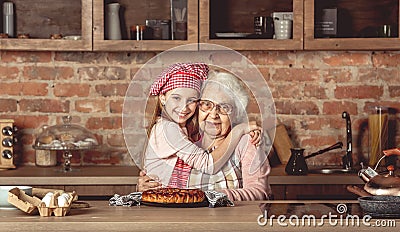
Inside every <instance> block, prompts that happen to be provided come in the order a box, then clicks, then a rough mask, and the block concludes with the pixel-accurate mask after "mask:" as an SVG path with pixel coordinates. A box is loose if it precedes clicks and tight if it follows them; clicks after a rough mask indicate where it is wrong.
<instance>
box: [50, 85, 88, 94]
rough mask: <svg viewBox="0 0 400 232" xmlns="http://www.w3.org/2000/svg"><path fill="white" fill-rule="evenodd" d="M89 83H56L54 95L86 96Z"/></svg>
mask: <svg viewBox="0 0 400 232" xmlns="http://www.w3.org/2000/svg"><path fill="white" fill-rule="evenodd" d="M89 91H90V85H89V84H67V83H63V84H56V85H55V86H54V95H55V96H57V97H74V96H77V97H87V96H89Z"/></svg>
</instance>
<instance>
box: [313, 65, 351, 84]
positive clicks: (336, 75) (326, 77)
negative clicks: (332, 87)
mask: <svg viewBox="0 0 400 232" xmlns="http://www.w3.org/2000/svg"><path fill="white" fill-rule="evenodd" d="M319 73H320V75H321V77H322V79H321V81H323V82H326V83H347V82H349V81H351V80H352V78H353V74H352V71H351V70H350V69H349V68H346V67H340V68H329V69H323V70H320V71H319ZM324 87H326V86H324Z"/></svg>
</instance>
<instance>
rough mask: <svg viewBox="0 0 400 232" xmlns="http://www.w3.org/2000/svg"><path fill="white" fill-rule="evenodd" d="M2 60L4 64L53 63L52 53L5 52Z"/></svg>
mask: <svg viewBox="0 0 400 232" xmlns="http://www.w3.org/2000/svg"><path fill="white" fill-rule="evenodd" d="M1 60H2V62H17V63H29V62H32V63H44V62H50V61H51V52H24V51H5V52H3V53H2V56H1Z"/></svg>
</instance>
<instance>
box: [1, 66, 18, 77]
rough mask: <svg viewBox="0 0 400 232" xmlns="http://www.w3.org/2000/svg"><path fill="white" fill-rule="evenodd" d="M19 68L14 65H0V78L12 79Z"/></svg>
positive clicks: (16, 75) (16, 74)
mask: <svg viewBox="0 0 400 232" xmlns="http://www.w3.org/2000/svg"><path fill="white" fill-rule="evenodd" d="M18 73H19V70H18V68H16V67H7V66H6V67H3V66H0V79H4V80H6V79H9V80H13V79H16V78H17V77H18Z"/></svg>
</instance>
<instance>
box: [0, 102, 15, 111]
mask: <svg viewBox="0 0 400 232" xmlns="http://www.w3.org/2000/svg"><path fill="white" fill-rule="evenodd" d="M17 104H18V102H17V100H15V99H0V112H16V111H17Z"/></svg>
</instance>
